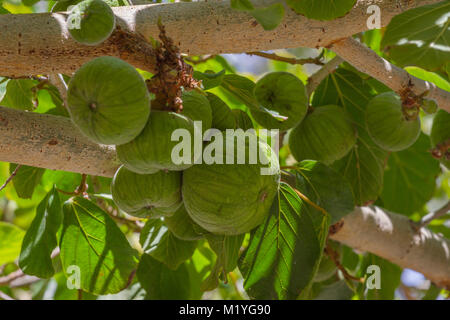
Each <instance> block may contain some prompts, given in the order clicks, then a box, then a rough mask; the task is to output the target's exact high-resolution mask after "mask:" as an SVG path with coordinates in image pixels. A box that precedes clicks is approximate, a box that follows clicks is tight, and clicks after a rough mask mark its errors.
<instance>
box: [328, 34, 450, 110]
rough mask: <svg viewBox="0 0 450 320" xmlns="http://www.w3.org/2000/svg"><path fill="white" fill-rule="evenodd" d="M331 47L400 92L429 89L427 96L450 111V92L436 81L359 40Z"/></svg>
mask: <svg viewBox="0 0 450 320" xmlns="http://www.w3.org/2000/svg"><path fill="white" fill-rule="evenodd" d="M331 49H332V50H333V51H334V52H336V54H338V55H339V56H340V57H341V58H343V59H344V60H346V61H347V62H348V63H350V64H351V65H353V66H354V67H355V68H356V69H358V70H359V71H361V72H364V73H366V74H368V75H369V76H372V77H373V78H375V79H377V80H378V81H381V82H382V83H384V84H385V85H387V86H388V87H389V88H391V89H392V90H394V91H396V92H398V93H401V92H404V91H405V90H411V91H412V92H413V93H414V94H415V95H417V96H419V95H422V94H423V93H424V92H427V91H428V93H427V94H426V95H425V98H429V99H434V100H435V101H436V102H437V104H438V106H439V108H440V109H444V110H446V111H447V112H450V92H447V91H445V90H442V89H440V88H438V87H436V85H435V84H434V83H431V82H428V81H423V80H421V79H418V78H416V77H414V76H412V75H410V74H409V73H408V72H406V71H405V70H403V69H401V68H399V67H396V66H394V65H393V64H391V63H389V62H388V61H387V60H385V59H383V58H381V57H380V56H379V55H378V54H376V53H375V52H374V51H373V50H371V49H370V48H368V47H366V46H365V45H364V44H362V43H360V42H359V41H357V40H355V39H353V38H347V39H344V40H341V41H339V42H336V43H334V44H333V46H332V47H331Z"/></svg>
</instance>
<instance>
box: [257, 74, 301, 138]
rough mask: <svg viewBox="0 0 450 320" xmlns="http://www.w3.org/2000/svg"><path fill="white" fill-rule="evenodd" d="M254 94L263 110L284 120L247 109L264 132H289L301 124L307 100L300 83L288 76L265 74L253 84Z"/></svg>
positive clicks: (292, 76)
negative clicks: (265, 129)
mask: <svg viewBox="0 0 450 320" xmlns="http://www.w3.org/2000/svg"><path fill="white" fill-rule="evenodd" d="M254 94H255V97H256V99H257V100H258V102H259V103H260V104H261V105H262V106H263V107H264V108H266V109H267V110H269V111H271V112H275V113H278V115H279V116H283V117H285V118H286V119H283V118H277V117H274V116H273V115H272V114H271V113H269V112H264V111H258V110H255V109H250V113H251V115H252V117H253V118H254V119H255V120H256V122H258V123H259V124H260V125H261V126H263V127H264V128H267V129H279V130H281V131H285V130H288V129H291V128H293V127H295V126H296V125H297V124H299V123H300V121H302V119H303V118H304V117H305V115H306V111H307V110H308V96H307V94H306V88H305V86H304V84H303V82H302V81H301V80H300V79H299V78H297V77H296V76H294V75H293V74H291V73H288V72H271V73H269V74H267V75H266V76H264V77H263V78H261V79H260V80H259V81H258V82H257V83H256V86H255V88H254Z"/></svg>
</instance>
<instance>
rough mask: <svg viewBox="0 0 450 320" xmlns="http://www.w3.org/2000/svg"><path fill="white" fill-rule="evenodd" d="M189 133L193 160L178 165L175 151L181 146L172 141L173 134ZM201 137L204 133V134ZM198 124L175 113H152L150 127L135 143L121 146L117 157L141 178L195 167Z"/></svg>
mask: <svg viewBox="0 0 450 320" xmlns="http://www.w3.org/2000/svg"><path fill="white" fill-rule="evenodd" d="M177 129H185V130H187V132H188V133H189V136H190V139H191V160H190V161H189V163H182V164H176V163H174V162H173V161H172V150H173V148H174V147H175V146H176V145H177V144H179V143H181V139H180V141H172V139H171V137H172V133H173V132H174V131H175V130H177ZM200 134H201V133H200ZM193 140H194V124H193V122H192V120H191V119H189V118H187V117H185V116H183V115H181V114H177V113H174V112H166V111H152V113H151V115H150V117H149V119H148V123H147V125H146V126H145V128H144V130H142V132H141V134H140V135H139V136H138V137H137V138H136V139H134V140H133V141H131V142H129V143H127V144H123V145H120V146H117V148H116V151H117V156H118V158H119V160H120V161H121V162H122V163H123V164H124V165H125V167H126V168H127V169H129V170H131V171H134V172H136V173H141V174H148V173H154V172H156V171H158V170H173V171H181V170H185V169H187V168H189V167H191V166H192V165H193V164H194V158H193V155H194V148H193Z"/></svg>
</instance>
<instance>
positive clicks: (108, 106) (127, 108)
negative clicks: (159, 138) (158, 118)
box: [67, 57, 150, 145]
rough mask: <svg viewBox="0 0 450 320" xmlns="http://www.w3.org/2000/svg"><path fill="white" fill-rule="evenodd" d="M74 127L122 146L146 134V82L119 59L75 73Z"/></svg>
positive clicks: (99, 60)
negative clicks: (143, 130)
mask: <svg viewBox="0 0 450 320" xmlns="http://www.w3.org/2000/svg"><path fill="white" fill-rule="evenodd" d="M67 102H68V106H69V113H70V116H71V118H72V121H73V122H74V124H75V125H76V126H77V127H78V128H79V129H80V131H81V132H82V133H83V134H84V135H86V136H87V137H88V138H89V139H91V140H92V141H94V142H96V143H100V144H115V145H120V144H124V143H127V142H129V141H131V140H133V139H134V138H135V137H137V136H138V134H139V133H140V132H141V131H142V129H143V128H144V126H145V124H146V123H147V119H148V117H149V114H150V96H149V93H148V90H147V87H146V85H145V82H144V80H143V79H142V77H141V76H140V74H139V73H138V72H137V71H136V69H134V68H133V67H132V66H131V65H129V64H128V63H126V62H125V61H122V60H120V59H118V58H113V57H99V58H95V59H93V60H91V61H89V62H87V63H85V64H84V65H83V66H82V67H81V68H80V69H78V71H77V72H76V73H75V74H74V76H73V77H72V79H71V80H70V83H69V89H68V92H67Z"/></svg>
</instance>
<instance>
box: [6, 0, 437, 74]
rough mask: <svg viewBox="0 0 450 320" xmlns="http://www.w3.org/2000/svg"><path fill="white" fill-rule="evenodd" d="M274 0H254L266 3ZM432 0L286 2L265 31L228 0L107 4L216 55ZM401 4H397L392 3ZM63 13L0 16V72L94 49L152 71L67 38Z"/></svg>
mask: <svg viewBox="0 0 450 320" xmlns="http://www.w3.org/2000/svg"><path fill="white" fill-rule="evenodd" d="M272 2H274V1H273V0H260V1H258V5H265V4H268V3H272ZM436 2H439V0H415V1H413V0H359V1H358V2H357V4H356V5H355V7H354V8H353V9H352V10H351V12H349V13H348V14H347V15H345V16H344V17H342V18H339V19H336V20H333V21H316V20H309V19H306V18H305V17H303V16H301V15H297V14H296V13H294V12H293V11H292V10H289V9H287V10H286V15H285V19H284V21H283V22H282V23H281V24H280V25H279V26H278V28H277V29H275V30H273V31H264V30H263V28H262V27H261V26H260V25H257V24H254V21H255V20H254V19H253V18H252V17H251V16H250V15H249V14H248V13H246V12H239V11H236V10H232V9H231V8H230V3H229V1H217V0H209V1H207V2H206V1H205V2H203V1H201V2H179V3H171V4H151V5H141V6H131V7H118V8H113V10H114V13H115V14H116V17H117V24H118V25H119V26H120V27H121V28H122V29H125V30H129V31H132V32H137V33H139V34H141V35H143V36H144V37H145V38H146V39H149V38H150V37H153V38H157V37H158V34H159V30H158V26H157V21H158V18H159V17H160V18H161V21H162V23H163V24H164V25H165V26H166V29H167V33H168V35H169V36H170V37H172V38H173V39H174V40H175V44H177V45H178V46H179V47H180V49H181V51H182V52H184V53H187V54H191V55H194V54H220V53H238V52H249V51H262V50H270V49H280V48H294V47H300V46H303V47H311V48H315V47H326V46H329V45H331V44H332V43H333V42H335V41H337V40H339V39H343V38H347V37H349V36H351V35H353V34H356V33H359V32H362V31H365V30H367V29H368V26H367V20H368V18H369V17H370V14H368V13H367V8H368V7H369V6H370V5H372V4H376V5H378V6H379V7H380V9H381V25H382V26H386V25H387V24H388V23H389V21H390V20H391V19H392V17H393V16H395V15H397V14H399V13H401V12H402V11H403V10H407V9H410V8H413V7H417V6H420V5H425V4H430V3H436ZM399 4H401V6H400V5H399ZM66 17H67V13H40V14H19V15H8V14H6V15H0V75H2V76H24V75H36V74H54V73H67V74H70V73H71V72H73V71H75V70H76V69H77V68H78V67H80V65H81V64H82V63H84V62H86V61H87V60H89V59H92V58H93V57H96V56H102V55H112V56H119V57H121V58H122V59H124V60H126V61H128V62H130V63H131V64H133V65H135V66H136V67H140V68H143V69H147V70H149V71H151V69H152V64H153V62H154V61H153V58H152V57H150V56H149V55H148V54H145V53H139V52H133V53H130V52H126V51H124V50H123V49H124V48H123V46H122V45H123V43H121V41H120V40H118V39H117V37H114V35H113V36H112V37H111V38H110V39H109V40H108V41H106V42H105V43H103V44H102V45H99V46H93V47H92V46H85V45H81V44H79V43H77V42H75V41H74V40H72V38H71V37H70V35H69V34H68V31H67V27H66V24H65V20H66Z"/></svg>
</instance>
